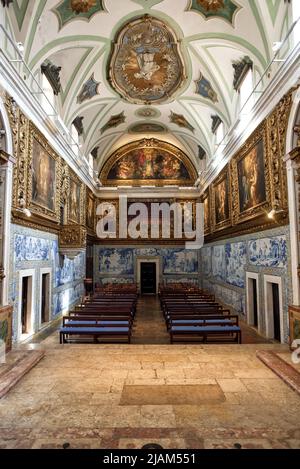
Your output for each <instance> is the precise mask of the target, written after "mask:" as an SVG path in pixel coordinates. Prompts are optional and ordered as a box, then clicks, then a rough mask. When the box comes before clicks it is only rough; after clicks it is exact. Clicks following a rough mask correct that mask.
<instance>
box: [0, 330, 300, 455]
mask: <svg viewBox="0 0 300 469" xmlns="http://www.w3.org/2000/svg"><path fill="white" fill-rule="evenodd" d="M57 342H58V335H57V333H55V334H54V335H52V336H51V337H49V338H48V339H47V340H45V341H44V342H43V344H41V345H40V346H39V345H35V346H34V347H36V348H39V347H41V346H43V348H44V349H45V351H46V355H45V358H44V359H42V361H41V362H40V363H39V364H38V365H36V367H35V368H34V369H32V370H31V371H30V372H29V373H28V374H27V375H26V376H25V377H24V378H23V379H22V380H21V381H20V382H19V383H18V384H17V385H16V386H15V388H14V389H13V390H11V391H10V392H9V393H8V394H7V395H6V397H4V398H3V399H1V400H0V447H1V448H60V447H62V445H63V444H64V443H69V444H70V445H71V447H72V448H122V449H125V448H141V447H142V446H143V444H146V443H149V442H151V443H159V444H161V445H162V446H163V447H165V448H172V449H174V448H181V449H183V448H193V449H196V448H233V446H234V444H236V443H240V444H241V445H242V447H243V448H300V423H299V417H300V398H299V396H298V395H297V394H296V393H294V392H293V391H292V390H291V389H290V388H289V387H288V386H287V385H286V384H285V383H284V382H283V381H281V380H280V379H279V378H278V377H277V376H276V375H275V374H274V373H273V372H272V371H271V370H269V369H268V368H267V367H266V366H265V365H264V364H263V363H262V362H260V361H259V360H258V359H257V357H256V351H257V349H260V350H262V349H265V350H274V349H276V350H277V351H278V352H280V353H281V354H285V353H288V349H287V347H285V346H280V345H277V346H274V345H269V344H258V345H253V344H251V345H241V346H238V345H225V346H222V345H206V346H202V345H175V346H170V345H84V344H82V345H61V346H60V345H58V344H57ZM185 385H189V386H197V391H198V393H199V390H200V391H201V386H203V389H206V388H207V387H208V386H209V385H211V386H213V387H214V389H215V390H217V391H218V396H219V395H220V393H221V395H222V396H223V397H222V399H218V400H216V399H214V396H212V399H211V400H210V399H209V398H207V393H206V398H205V399H201V398H199V402H198V403H197V404H196V403H194V404H192V405H191V404H187V403H186V402H184V400H183V401H182V402H181V403H180V404H164V405H157V404H156V405H149V404H147V405H143V404H141V403H140V404H139V405H121V403H122V396H123V389H124V386H126V390H127V392H128V388H130V386H134V387H135V388H133V389H136V387H137V386H139V387H140V388H139V389H140V392H139V399H140V398H141V394H142V393H143V392H145V396H147V399H148V397H149V392H148V387H149V386H151V387H152V386H160V387H161V386H165V387H166V392H167V393H168V395H170V402H172V386H175V387H176V388H177V391H178V387H180V386H183V387H184V386H185ZM191 389H192V388H191ZM191 392H192V391H191ZM123 402H124V399H123ZM125 403H126V399H125Z"/></svg>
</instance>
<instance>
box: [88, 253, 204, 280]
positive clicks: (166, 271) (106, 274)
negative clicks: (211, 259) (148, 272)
mask: <svg viewBox="0 0 300 469" xmlns="http://www.w3.org/2000/svg"><path fill="white" fill-rule="evenodd" d="M138 258H147V259H149V260H151V259H152V258H153V259H154V258H155V259H157V258H159V264H160V281H165V282H192V283H195V284H198V280H199V252H198V251H197V250H187V249H184V248H165V247H162V246H157V247H150V248H141V247H124V246H123V247H122V246H118V247H107V246H106V247H102V246H99V245H97V246H95V247H94V281H95V282H99V283H102V284H105V283H109V282H112V283H118V282H122V283H126V282H127V283H128V282H129V283H130V282H136V281H137V259H138Z"/></svg>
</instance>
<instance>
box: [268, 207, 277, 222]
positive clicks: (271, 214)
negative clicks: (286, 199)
mask: <svg viewBox="0 0 300 469" xmlns="http://www.w3.org/2000/svg"><path fill="white" fill-rule="evenodd" d="M275 215H276V210H275V209H274V208H273V209H272V210H271V211H270V212H269V213H268V215H267V216H268V218H269V219H270V220H274V218H275Z"/></svg>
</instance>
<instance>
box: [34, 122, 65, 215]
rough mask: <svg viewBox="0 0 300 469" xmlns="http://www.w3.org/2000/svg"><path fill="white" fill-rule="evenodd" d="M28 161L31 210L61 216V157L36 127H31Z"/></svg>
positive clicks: (41, 213)
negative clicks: (59, 189)
mask: <svg viewBox="0 0 300 469" xmlns="http://www.w3.org/2000/svg"><path fill="white" fill-rule="evenodd" d="M29 134H30V135H29V159H28V192H27V199H28V203H29V208H30V210H32V211H33V212H36V213H38V214H40V215H44V216H48V217H51V218H52V219H53V217H55V218H56V219H57V218H58V216H59V191H58V190H57V189H58V187H59V176H60V175H59V157H58V156H57V155H56V153H55V152H54V151H53V150H52V148H51V147H50V146H49V144H48V142H47V140H46V139H45V138H44V137H43V136H42V135H41V134H40V132H39V131H38V130H37V129H36V127H35V126H34V125H33V124H31V125H30V133H29Z"/></svg>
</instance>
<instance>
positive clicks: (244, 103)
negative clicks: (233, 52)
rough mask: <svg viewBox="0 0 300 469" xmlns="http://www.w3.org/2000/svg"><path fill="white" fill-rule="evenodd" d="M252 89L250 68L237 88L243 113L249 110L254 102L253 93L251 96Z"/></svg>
mask: <svg viewBox="0 0 300 469" xmlns="http://www.w3.org/2000/svg"><path fill="white" fill-rule="evenodd" d="M252 91H253V71H252V69H249V70H248V72H247V74H246V75H245V78H244V79H243V81H242V83H241V86H240V89H239V92H240V110H242V113H243V114H248V112H250V110H251V109H252V106H253V104H254V100H253V95H252V96H251V93H252ZM250 96H251V97H250Z"/></svg>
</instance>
